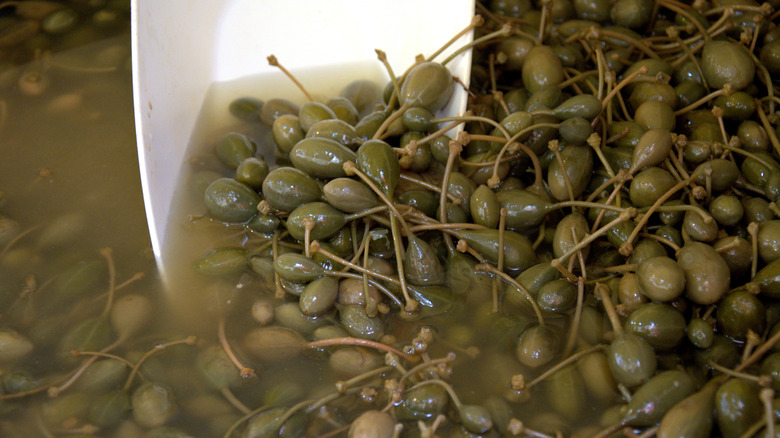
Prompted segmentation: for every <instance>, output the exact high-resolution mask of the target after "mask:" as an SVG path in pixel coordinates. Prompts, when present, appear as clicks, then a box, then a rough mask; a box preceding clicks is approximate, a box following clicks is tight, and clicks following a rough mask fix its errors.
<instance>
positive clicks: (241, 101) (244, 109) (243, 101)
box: [228, 97, 263, 122]
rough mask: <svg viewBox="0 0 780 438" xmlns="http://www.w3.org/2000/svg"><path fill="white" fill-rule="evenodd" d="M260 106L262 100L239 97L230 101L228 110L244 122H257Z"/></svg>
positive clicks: (261, 106)
mask: <svg viewBox="0 0 780 438" xmlns="http://www.w3.org/2000/svg"><path fill="white" fill-rule="evenodd" d="M261 108H263V101H262V100H260V99H255V98H253V97H239V98H238V99H235V100H234V101H232V102H230V106H228V111H230V114H232V115H233V116H234V117H236V118H238V119H240V120H244V121H246V122H259V121H260V109H261Z"/></svg>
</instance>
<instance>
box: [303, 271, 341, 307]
mask: <svg viewBox="0 0 780 438" xmlns="http://www.w3.org/2000/svg"><path fill="white" fill-rule="evenodd" d="M338 293H339V282H338V280H336V279H335V278H333V277H322V278H318V279H316V280H314V281H312V282H311V283H309V284H308V285H307V286H306V288H305V289H303V292H301V296H300V298H299V300H298V305H299V306H300V307H301V313H303V314H304V315H306V316H318V315H322V314H323V313H325V312H327V311H329V310H330V309H331V308H332V307H333V303H335V302H336V297H337V296H338Z"/></svg>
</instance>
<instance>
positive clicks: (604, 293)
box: [593, 283, 623, 338]
mask: <svg viewBox="0 0 780 438" xmlns="http://www.w3.org/2000/svg"><path fill="white" fill-rule="evenodd" d="M593 292H594V294H595V295H596V296H597V297H598V298H599V299H600V300H601V305H603V306H604V311H606V312H607V318H609V323H610V324H611V325H612V331H614V332H615V338H617V337H619V336H623V325H622V324H620V317H619V316H618V314H617V312H616V311H615V305H614V304H612V298H611V297H610V296H609V287H607V286H606V285H604V284H603V283H596V286H595V287H594V288H593Z"/></svg>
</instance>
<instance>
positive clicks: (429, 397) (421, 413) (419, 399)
mask: <svg viewBox="0 0 780 438" xmlns="http://www.w3.org/2000/svg"><path fill="white" fill-rule="evenodd" d="M448 402H449V396H448V395H447V391H446V390H445V389H444V388H442V387H441V386H439V385H423V386H420V387H417V388H414V389H411V390H408V391H405V392H404V396H403V398H402V399H401V403H400V404H399V405H398V406H396V407H395V408H394V411H395V416H396V417H397V418H398V419H399V420H418V419H419V420H424V419H427V418H433V417H435V416H436V415H438V414H440V413H441V412H442V411H444V408H446V407H447V404H448Z"/></svg>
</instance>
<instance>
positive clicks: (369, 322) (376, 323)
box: [339, 305, 384, 341]
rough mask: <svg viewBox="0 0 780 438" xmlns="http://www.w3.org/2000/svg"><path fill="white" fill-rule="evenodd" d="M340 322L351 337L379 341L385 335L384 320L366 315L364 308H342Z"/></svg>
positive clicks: (351, 306)
mask: <svg viewBox="0 0 780 438" xmlns="http://www.w3.org/2000/svg"><path fill="white" fill-rule="evenodd" d="M339 320H340V322H341V326H342V327H344V329H346V330H347V332H349V334H350V336H354V337H357V338H362V339H370V340H373V341H377V340H379V339H380V338H381V337H382V335H383V334H384V324H383V322H382V320H381V319H380V318H378V317H369V316H368V315H366V310H365V308H364V307H362V306H355V305H349V306H344V307H342V308H340V309H339Z"/></svg>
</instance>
